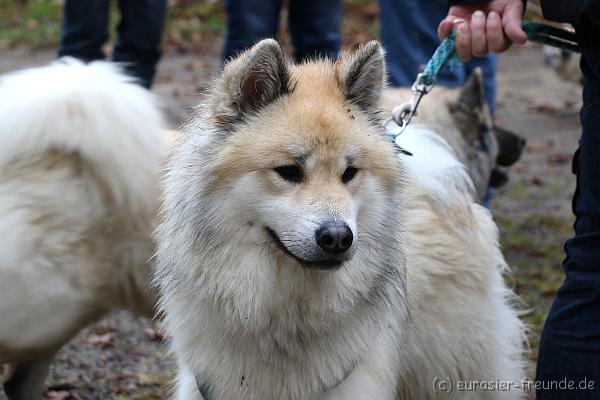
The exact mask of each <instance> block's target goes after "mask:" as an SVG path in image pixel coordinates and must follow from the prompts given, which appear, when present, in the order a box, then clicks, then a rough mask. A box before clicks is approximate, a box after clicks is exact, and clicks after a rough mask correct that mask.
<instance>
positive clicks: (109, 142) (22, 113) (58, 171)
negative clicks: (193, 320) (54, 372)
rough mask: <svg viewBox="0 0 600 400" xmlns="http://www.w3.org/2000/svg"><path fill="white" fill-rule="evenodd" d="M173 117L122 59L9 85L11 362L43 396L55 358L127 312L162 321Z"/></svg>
mask: <svg viewBox="0 0 600 400" xmlns="http://www.w3.org/2000/svg"><path fill="white" fill-rule="evenodd" d="M162 125H163V122H162V115H161V112H160V110H159V109H158V108H157V105H156V103H155V101H154V98H153V97H152V95H151V94H150V92H148V91H147V90H145V89H143V88H141V87H139V86H138V85H136V84H135V83H133V82H132V79H131V78H128V77H126V76H125V75H123V74H121V73H120V71H118V69H117V67H115V66H114V65H112V64H110V63H103V62H95V63H92V64H89V65H85V64H82V63H80V62H78V61H75V60H68V59H67V60H60V61H57V62H55V63H53V64H51V65H50V66H47V67H41V68H33V69H29V70H25V71H22V72H18V73H14V74H11V75H7V76H5V77H3V78H2V79H1V80H0V143H1V145H0V237H2V242H1V243H0V364H2V363H8V364H10V365H11V368H10V371H11V373H10V374H9V375H10V376H9V378H8V380H7V381H6V382H5V384H4V388H5V391H6V393H7V395H8V396H9V398H10V399H11V400H34V399H37V398H40V396H41V394H42V391H43V382H44V377H45V375H46V372H47V368H48V364H49V363H50V361H51V359H52V356H53V355H54V353H55V352H56V351H57V350H58V349H60V347H61V346H62V345H63V344H65V343H66V342H67V341H68V340H69V339H70V338H71V337H73V336H74V335H75V334H76V333H77V332H78V331H79V330H80V329H81V328H82V327H84V326H85V325H86V324H87V323H89V322H91V321H94V320H96V319H99V318H100V317H102V316H104V315H106V314H107V313H108V312H109V311H111V310H114V309H116V308H128V309H130V310H132V311H135V312H138V313H142V314H144V315H148V316H152V314H153V296H151V295H150V293H148V291H147V283H148V280H149V276H150V271H151V267H150V266H149V265H148V264H147V261H148V260H149V258H150V257H151V256H152V254H153V252H154V244H153V241H152V237H151V232H152V230H153V223H154V220H155V215H156V213H157V203H158V201H157V199H158V198H159V194H158V182H159V172H160V168H161V159H162V155H163V152H164V147H163V144H162V143H163V137H164V134H163V133H162V131H161V129H162Z"/></svg>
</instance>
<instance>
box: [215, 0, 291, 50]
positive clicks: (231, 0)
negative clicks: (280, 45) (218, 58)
mask: <svg viewBox="0 0 600 400" xmlns="http://www.w3.org/2000/svg"><path fill="white" fill-rule="evenodd" d="M225 10H226V12H227V33H226V34H225V45H224V48H223V55H222V60H223V61H227V60H229V59H230V58H232V57H235V56H236V55H238V54H239V53H240V52H242V51H244V50H246V49H247V48H249V47H251V46H252V45H253V44H255V43H256V42H257V41H259V40H260V39H265V38H275V37H276V36H277V29H278V26H279V12H280V11H281V0H225Z"/></svg>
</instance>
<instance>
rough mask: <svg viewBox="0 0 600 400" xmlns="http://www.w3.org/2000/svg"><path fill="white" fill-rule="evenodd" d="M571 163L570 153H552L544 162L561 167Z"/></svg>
mask: <svg viewBox="0 0 600 400" xmlns="http://www.w3.org/2000/svg"><path fill="white" fill-rule="evenodd" d="M570 161H571V154H570V153H554V154H550V155H549V156H548V157H547V158H546V162H547V163H548V164H550V165H562V164H567V163H569V162H570Z"/></svg>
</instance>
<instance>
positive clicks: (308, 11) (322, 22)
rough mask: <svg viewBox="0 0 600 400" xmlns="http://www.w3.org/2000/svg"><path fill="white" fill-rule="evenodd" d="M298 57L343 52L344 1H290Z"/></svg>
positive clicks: (290, 22) (331, 54) (290, 20)
mask: <svg viewBox="0 0 600 400" xmlns="http://www.w3.org/2000/svg"><path fill="white" fill-rule="evenodd" d="M289 11H290V12H289V25H290V34H291V36H292V42H293V43H294V58H295V59H296V61H298V62H300V61H302V60H305V59H307V58H314V57H329V58H336V57H337V55H338V53H339V51H340V24H341V20H342V4H341V0H290V10H289Z"/></svg>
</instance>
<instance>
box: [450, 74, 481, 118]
mask: <svg viewBox="0 0 600 400" xmlns="http://www.w3.org/2000/svg"><path fill="white" fill-rule="evenodd" d="M456 103H457V105H458V106H459V108H462V109H465V110H477V109H481V108H483V105H484V104H485V96H484V94H483V75H482V74H481V69H480V68H476V69H475V70H474V71H473V72H472V73H471V76H470V77H469V79H468V80H467V82H466V83H465V85H464V86H463V88H462V90H461V91H460V93H459V94H458V98H457V99H456Z"/></svg>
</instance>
